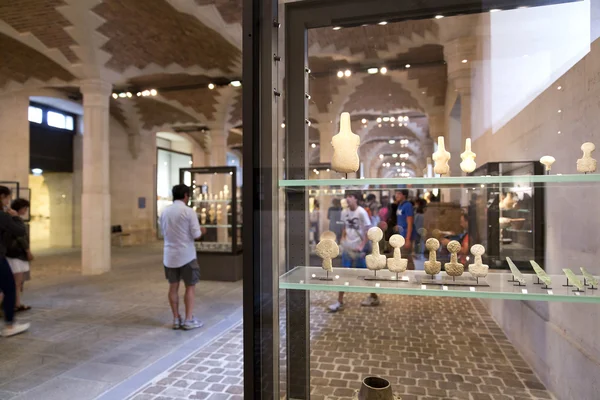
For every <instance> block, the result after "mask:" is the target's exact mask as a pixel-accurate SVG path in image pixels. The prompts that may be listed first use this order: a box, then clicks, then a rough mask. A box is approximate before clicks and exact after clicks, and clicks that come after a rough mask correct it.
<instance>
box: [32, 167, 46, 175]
mask: <svg viewBox="0 0 600 400" xmlns="http://www.w3.org/2000/svg"><path fill="white" fill-rule="evenodd" d="M31 173H32V174H33V175H35V176H40V175H42V174H43V173H44V170H43V169H41V168H34V169H32V170H31Z"/></svg>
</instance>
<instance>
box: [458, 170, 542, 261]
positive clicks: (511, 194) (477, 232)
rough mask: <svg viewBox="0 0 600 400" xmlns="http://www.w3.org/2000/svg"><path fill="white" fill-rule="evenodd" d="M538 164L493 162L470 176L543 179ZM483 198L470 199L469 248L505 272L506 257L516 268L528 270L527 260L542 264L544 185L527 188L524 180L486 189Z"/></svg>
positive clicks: (489, 186) (526, 182)
mask: <svg viewBox="0 0 600 400" xmlns="http://www.w3.org/2000/svg"><path fill="white" fill-rule="evenodd" d="M543 174H544V166H543V165H542V164H540V163H539V162H534V161H531V162H493V163H487V164H485V165H482V166H481V167H479V168H477V169H476V170H475V171H474V172H473V173H472V174H471V175H473V176H515V177H519V176H529V175H543ZM484 189H485V190H483V194H482V196H477V195H476V194H474V193H473V194H472V195H471V196H470V199H469V210H468V214H469V227H472V228H471V229H470V230H469V237H470V244H471V245H473V244H476V243H480V244H482V245H484V247H485V248H486V256H485V259H486V260H487V262H488V263H489V264H491V265H494V266H495V267H498V268H508V263H507V262H506V257H510V258H511V260H512V261H514V263H515V264H516V265H517V266H518V267H519V268H524V269H531V265H530V263H529V260H538V261H539V262H541V263H542V265H543V264H544V257H545V249H544V240H545V237H546V226H545V219H546V216H545V215H544V207H545V203H546V201H545V198H544V184H543V183H538V184H536V185H534V186H529V185H528V181H527V179H524V180H523V181H519V180H518V179H517V180H516V181H515V183H514V184H510V185H506V184H501V183H494V184H491V185H486V186H485V188H484Z"/></svg>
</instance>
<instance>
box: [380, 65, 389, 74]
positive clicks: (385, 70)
mask: <svg viewBox="0 0 600 400" xmlns="http://www.w3.org/2000/svg"><path fill="white" fill-rule="evenodd" d="M379 72H381V73H382V74H384V75H385V74H386V73H387V68H386V67H381V69H380V70H379Z"/></svg>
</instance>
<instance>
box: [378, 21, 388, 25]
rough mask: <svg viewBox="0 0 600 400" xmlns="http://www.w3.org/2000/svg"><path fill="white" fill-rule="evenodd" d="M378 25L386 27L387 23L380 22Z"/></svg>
mask: <svg viewBox="0 0 600 400" xmlns="http://www.w3.org/2000/svg"><path fill="white" fill-rule="evenodd" d="M379 25H387V21H381V22H380V23H379Z"/></svg>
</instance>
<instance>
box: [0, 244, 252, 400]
mask: <svg viewBox="0 0 600 400" xmlns="http://www.w3.org/2000/svg"><path fill="white" fill-rule="evenodd" d="M161 251H162V248H161V247H160V245H152V246H146V247H133V248H115V249H113V266H112V271H111V272H109V273H107V274H104V275H100V276H93V277H84V276H81V275H80V253H79V252H76V251H69V252H63V253H54V254H49V255H42V256H38V258H37V260H36V261H35V262H34V264H33V266H32V275H33V279H32V281H31V282H29V283H27V285H26V294H25V298H24V301H25V302H26V303H27V304H30V305H31V306H33V310H31V311H28V312H26V313H23V314H22V316H20V318H21V319H22V320H23V321H29V322H31V324H32V327H31V330H30V331H29V332H28V333H26V334H23V335H20V336H17V337H13V338H8V339H2V338H0V400H6V399H11V400H15V399H18V400H23V399H43V400H52V399H61V400H62V399H77V400H86V399H93V398H96V397H97V396H98V395H100V394H102V393H103V392H105V391H106V390H108V389H111V388H113V387H115V386H116V385H117V384H120V383H122V382H123V381H124V380H126V379H127V378H128V377H131V376H133V375H135V374H138V373H140V371H142V370H143V369H144V368H147V367H148V366H150V365H152V364H153V363H154V362H155V361H157V360H163V358H162V357H163V356H167V355H172V354H173V352H174V351H177V349H180V348H181V347H182V346H185V345H186V344H188V346H189V343H191V342H193V341H194V339H195V338H196V341H198V339H202V338H203V332H206V331H207V330H210V329H214V328H215V327H218V326H220V325H219V324H220V323H221V322H222V321H223V320H224V319H226V318H228V316H231V315H238V314H239V309H240V307H241V301H242V289H241V286H242V285H241V282H237V283H224V282H201V283H200V284H199V285H198V287H197V290H196V304H197V311H196V315H197V316H198V318H200V319H202V320H203V321H204V322H205V327H204V328H203V329H200V330H197V331H191V332H183V331H173V330H171V329H169V328H170V326H169V325H170V323H171V315H170V311H169V308H168V304H167V299H166V288H167V286H166V283H165V280H164V272H163V269H162V256H161ZM200 341H201V340H200ZM199 347H200V345H198V346H196V347H195V348H194V349H192V350H190V351H188V352H186V353H185V354H186V356H187V355H189V354H190V353H193V350H195V349H197V348H199ZM183 358H185V357H181V358H179V359H178V360H176V361H180V360H181V359H183ZM174 364H175V362H173V363H171V364H169V366H172V365H174ZM147 381H148V380H146V381H145V382H147ZM137 387H139V386H136V388H137Z"/></svg>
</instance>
